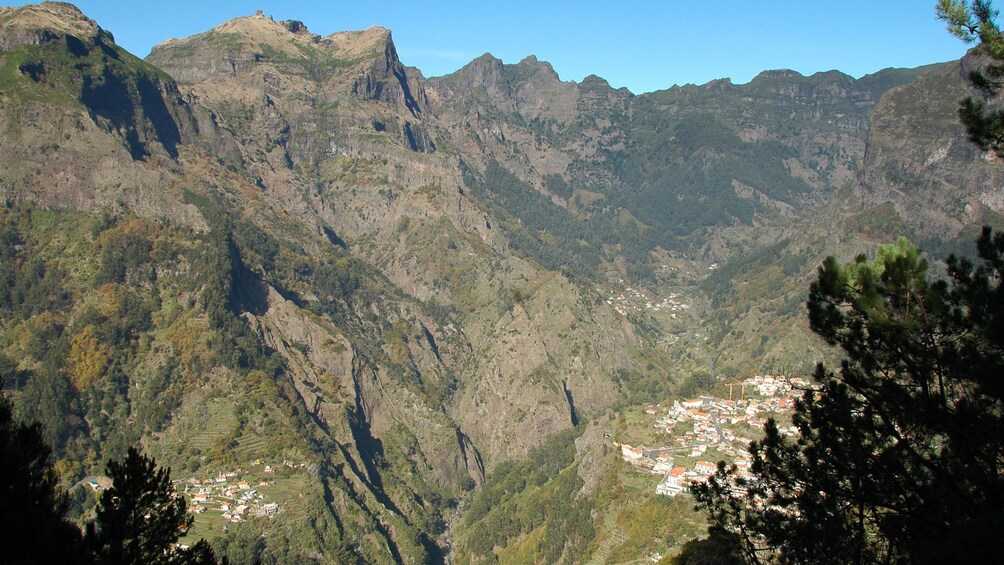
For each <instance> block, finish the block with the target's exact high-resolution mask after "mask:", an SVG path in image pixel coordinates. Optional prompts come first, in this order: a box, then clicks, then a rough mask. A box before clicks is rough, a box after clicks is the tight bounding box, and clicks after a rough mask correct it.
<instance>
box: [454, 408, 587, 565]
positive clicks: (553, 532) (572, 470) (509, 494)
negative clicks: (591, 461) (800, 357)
mask: <svg viewBox="0 0 1004 565" xmlns="http://www.w3.org/2000/svg"><path fill="white" fill-rule="evenodd" d="M581 433H582V430H581V429H579V428H572V429H569V430H566V431H563V432H560V433H558V434H555V435H554V436H552V437H551V438H549V439H548V440H547V441H546V442H545V443H544V444H543V445H542V446H540V447H538V448H536V449H535V450H534V451H533V452H531V454H530V456H529V457H528V459H526V460H524V461H519V462H516V461H507V462H503V463H501V464H500V465H499V466H498V467H497V468H496V470H495V471H494V472H493V473H492V475H491V476H490V477H489V479H488V480H487V481H486V482H485V484H484V487H483V488H482V490H481V491H479V492H478V493H477V494H476V495H475V496H474V498H473V499H472V500H471V503H470V506H469V507H468V510H467V512H466V514H465V516H464V520H463V521H464V524H465V525H466V526H467V527H466V529H467V530H468V532H469V533H468V534H467V536H466V538H465V542H464V546H463V547H464V550H465V551H467V552H469V553H470V554H471V555H473V556H478V557H492V556H495V557H498V558H500V559H501V557H499V556H502V555H510V553H512V554H514V555H515V554H519V555H521V556H523V559H522V560H525V561H530V562H539V563H555V562H558V561H559V560H560V559H564V560H566V561H569V562H574V561H576V559H578V557H579V556H581V555H582V553H583V552H584V551H585V548H586V544H587V543H588V542H589V540H590V539H591V538H592V537H593V525H592V518H591V515H590V513H591V510H592V503H591V502H590V501H589V500H588V499H586V498H578V497H577V496H576V493H577V492H578V490H579V489H580V488H582V479H580V478H579V476H578V474H577V472H576V465H575V464H574V463H575V443H574V441H575V438H577V437H578V436H579V435H580V434H581ZM527 537H529V538H530V539H532V540H533V541H532V543H530V545H529V546H526V545H524V544H525V543H526V539H527ZM503 560H505V559H503Z"/></svg>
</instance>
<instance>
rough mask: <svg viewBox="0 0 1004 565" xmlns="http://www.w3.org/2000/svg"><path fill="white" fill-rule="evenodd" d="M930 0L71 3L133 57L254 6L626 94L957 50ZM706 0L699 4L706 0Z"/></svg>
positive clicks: (854, 69)
mask: <svg viewBox="0 0 1004 565" xmlns="http://www.w3.org/2000/svg"><path fill="white" fill-rule="evenodd" d="M934 3H935V0H867V1H866V0H815V1H814V0H800V1H791V0H747V1H745V2H743V1H733V0H720V1H719V2H696V1H693V0H686V1H682V0H661V1H648V0H622V1H621V2H609V1H608V2H602V1H594V0H578V1H574V2H573V1H565V0H555V1H551V2H548V1H547V0H537V1H535V2H530V1H524V0H507V1H500V0H495V1H493V2H480V1H476V0H469V1H466V2H460V1H454V0H443V1H433V2H417V1H414V0H412V1H410V2H400V1H397V0H383V1H382V2H372V1H356V0H341V1H338V0H327V1H317V0H199V1H195V0H169V1H168V0H78V1H77V2H76V4H77V5H78V6H79V7H80V8H81V9H82V10H83V11H84V13H85V14H87V15H88V16H90V17H91V18H93V19H95V20H97V22H98V23H99V24H100V25H101V26H102V27H104V28H105V29H107V30H109V31H111V32H112V33H114V34H115V38H116V40H117V41H118V42H119V44H121V45H122V46H124V47H125V48H126V49H128V50H129V51H131V52H133V53H135V54H136V55H139V56H141V57H143V56H146V55H147V54H148V53H149V51H150V48H151V47H152V46H154V45H156V44H157V43H160V42H162V41H165V40H167V39H169V38H172V37H187V36H189V35H192V34H195V33H199V32H202V31H206V30H208V29H210V28H212V27H213V26H215V25H217V24H219V23H222V22H223V21H225V20H228V19H231V18H234V17H237V16H246V15H252V14H254V13H255V11H256V10H258V9H262V10H264V12H265V14H267V15H271V16H273V17H274V18H275V19H276V20H285V19H297V20H301V21H303V22H304V23H305V24H306V25H307V27H308V28H309V29H310V30H311V31H313V32H314V33H319V34H321V35H328V34H330V33H334V32H336V31H343V30H355V29H365V28H367V27H369V26H372V25H381V26H384V27H387V28H390V29H391V31H392V32H393V36H394V43H395V45H396V46H397V49H398V53H399V54H400V56H401V60H402V61H403V62H404V63H405V64H406V65H409V66H414V67H418V68H419V69H421V70H422V72H423V73H424V74H425V75H426V76H438V75H442V74H447V73H450V72H453V71H455V70H457V69H458V68H460V67H462V66H463V65H464V64H466V63H467V62H469V61H470V60H471V59H474V58H475V57H477V56H479V55H481V54H483V53H486V52H490V53H492V54H493V55H495V56H496V57H498V58H500V59H502V60H503V61H504V62H506V63H516V62H518V61H520V60H521V59H523V58H524V57H526V56H528V55H536V56H537V58H538V59H540V60H543V61H548V62H550V63H551V64H552V65H553V66H554V68H555V70H556V71H557V72H558V74H559V75H560V76H561V78H562V79H563V80H575V81H579V80H582V78H583V77H585V76H587V75H590V74H596V75H599V76H601V77H603V78H605V79H607V80H608V81H609V82H610V84H611V85H613V86H614V87H621V86H626V87H627V88H628V89H630V90H631V91H632V92H634V93H641V92H649V91H652V90H659V89H663V88H668V87H670V86H672V85H674V84H687V83H695V84H703V83H705V82H708V81H709V80H713V79H716V78H724V77H729V78H731V79H732V80H733V82H737V83H743V82H747V81H749V80H750V79H751V78H753V76H755V75H756V74H757V73H758V72H760V71H762V70H767V69H780V68H789V69H794V70H796V71H799V72H801V73H803V74H812V73H814V72H818V71H827V70H831V69H837V70H840V71H843V72H845V73H847V74H850V75H853V76H855V77H859V76H861V75H863V74H867V73H872V72H875V71H878V70H880V69H883V68H886V67H914V66H918V65H923V64H927V63H935V62H941V61H947V60H951V59H957V58H959V57H961V56H962V54H963V53H964V52H965V50H966V45H965V44H963V43H961V42H960V41H959V40H957V39H955V38H954V37H951V36H950V35H949V34H948V33H947V32H946V31H945V29H944V26H943V25H942V24H941V22H939V21H937V20H936V19H935V17H934ZM709 7H710V8H713V11H709V10H708V8H709Z"/></svg>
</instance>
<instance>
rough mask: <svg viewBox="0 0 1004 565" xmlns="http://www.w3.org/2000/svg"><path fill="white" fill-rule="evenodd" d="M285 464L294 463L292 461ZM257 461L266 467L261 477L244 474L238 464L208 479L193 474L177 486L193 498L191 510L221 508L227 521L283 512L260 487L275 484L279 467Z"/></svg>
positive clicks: (259, 475)
mask: <svg viewBox="0 0 1004 565" xmlns="http://www.w3.org/2000/svg"><path fill="white" fill-rule="evenodd" d="M284 464H285V465H287V466H290V467H293V465H292V464H291V463H289V462H288V461H286V462H284ZM254 465H255V466H256V467H258V466H260V467H262V469H261V470H260V471H259V472H258V473H257V475H258V477H259V478H258V479H257V480H254V481H252V480H248V478H243V477H242V475H243V471H242V469H240V468H237V469H233V470H228V471H221V472H220V473H218V474H217V475H215V476H213V477H209V478H206V479H198V478H194V477H193V478H190V479H187V480H184V481H176V483H179V484H178V485H176V488H178V490H179V492H182V493H184V495H185V497H186V498H187V499H188V500H189V507H188V511H189V512H191V513H193V514H203V513H205V512H207V511H208V510H218V511H219V512H220V517H221V518H222V519H223V521H224V523H225V524H226V525H229V524H239V523H241V522H243V521H244V520H245V519H247V518H248V517H250V516H258V517H270V516H274V515H276V514H278V513H279V510H280V508H279V505H278V504H276V503H274V502H265V498H266V497H265V495H264V494H262V493H261V492H259V491H258V487H262V486H268V485H273V484H275V478H274V476H275V469H274V468H273V467H272V465H268V464H263V463H262V462H261V461H260V460H255V462H254ZM182 486H183V490H182V488H180V487H182ZM226 525H225V526H224V527H226Z"/></svg>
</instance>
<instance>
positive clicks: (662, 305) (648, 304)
mask: <svg viewBox="0 0 1004 565" xmlns="http://www.w3.org/2000/svg"><path fill="white" fill-rule="evenodd" d="M620 282H624V281H623V280H621V281H620ZM679 298H680V295H679V294H677V293H675V292H674V293H672V294H670V295H669V298H666V299H663V300H662V301H661V302H654V303H653V302H652V300H651V299H650V298H649V297H648V296H646V295H645V293H643V292H642V291H640V290H638V289H635V288H631V287H626V288H625V289H624V292H623V293H621V294H619V295H617V296H614V295H613V294H611V295H609V296H608V297H607V304H610V305H611V306H613V307H614V310H617V312H619V313H620V314H621V315H622V316H626V315H627V313H628V312H629V311H632V312H641V311H642V310H652V311H655V312H660V311H667V312H672V314H671V316H672V317H673V318H675V317H676V312H680V311H683V310H688V309H690V304H687V303H686V302H683V301H681V300H678V299H679Z"/></svg>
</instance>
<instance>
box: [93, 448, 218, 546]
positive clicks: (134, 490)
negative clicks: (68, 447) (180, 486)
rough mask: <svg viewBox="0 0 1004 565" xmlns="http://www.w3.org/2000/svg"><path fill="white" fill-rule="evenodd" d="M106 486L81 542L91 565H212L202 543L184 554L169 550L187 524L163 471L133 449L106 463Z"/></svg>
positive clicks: (189, 520) (182, 505)
mask: <svg viewBox="0 0 1004 565" xmlns="http://www.w3.org/2000/svg"><path fill="white" fill-rule="evenodd" d="M105 473H106V474H107V475H108V477H110V478H111V480H112V486H111V487H110V488H108V489H107V490H105V491H104V492H103V493H101V501H100V502H99V504H98V507H97V512H96V515H95V520H94V522H93V523H91V524H88V528H87V536H86V542H87V546H88V547H89V548H90V551H91V552H92V554H93V556H94V559H95V561H97V562H98V563H105V564H111V565H125V564H130V565H132V564H135V565H139V564H147V563H165V564H166V563H215V558H214V556H213V551H212V549H211V548H210V547H209V546H208V544H206V543H205V542H204V541H202V542H200V543H198V544H196V545H195V546H194V547H193V548H192V549H191V550H190V551H186V552H181V551H177V550H175V548H174V545H175V544H176V543H177V541H178V538H179V537H181V534H182V533H183V532H184V531H185V530H186V529H187V528H189V527H190V526H191V525H192V517H191V516H189V515H188V514H187V513H186V511H185V509H186V504H185V499H184V498H182V497H180V496H177V495H176V494H175V492H174V486H173V485H172V484H171V472H170V470H169V469H164V468H159V467H157V465H156V461H154V460H153V459H151V458H148V457H146V456H145V455H142V454H141V453H140V452H139V451H138V450H136V449H135V448H133V447H130V448H129V451H128V454H127V455H126V457H125V459H124V460H122V461H121V462H118V461H109V462H108V466H107V468H106V469H105Z"/></svg>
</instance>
